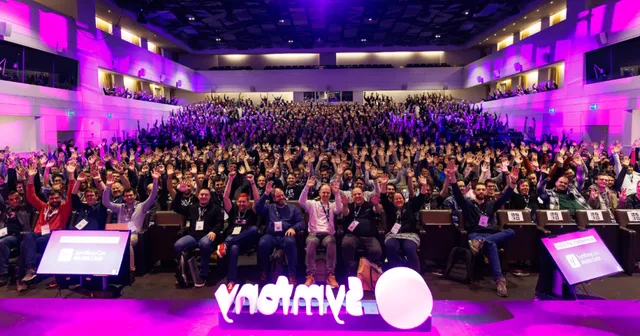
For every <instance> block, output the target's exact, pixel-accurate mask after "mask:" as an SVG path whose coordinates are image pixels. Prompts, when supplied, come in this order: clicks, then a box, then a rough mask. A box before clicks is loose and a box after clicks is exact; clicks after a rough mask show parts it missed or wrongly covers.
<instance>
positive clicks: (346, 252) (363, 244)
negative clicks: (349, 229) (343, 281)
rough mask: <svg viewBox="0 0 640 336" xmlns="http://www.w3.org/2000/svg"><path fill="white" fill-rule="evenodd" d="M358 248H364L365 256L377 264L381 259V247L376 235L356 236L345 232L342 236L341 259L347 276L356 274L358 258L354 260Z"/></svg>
mask: <svg viewBox="0 0 640 336" xmlns="http://www.w3.org/2000/svg"><path fill="white" fill-rule="evenodd" d="M358 248H364V250H365V257H366V258H367V259H369V261H371V262H373V263H376V264H378V263H379V262H380V259H382V247H381V246H380V242H379V241H378V239H377V238H376V237H358V236H354V235H352V234H347V235H345V236H344V238H342V259H343V260H344V263H345V268H346V269H345V271H346V274H347V275H348V276H353V275H356V273H357V272H358V260H356V250H357V249H358Z"/></svg>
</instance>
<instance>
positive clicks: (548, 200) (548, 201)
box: [539, 182, 591, 210]
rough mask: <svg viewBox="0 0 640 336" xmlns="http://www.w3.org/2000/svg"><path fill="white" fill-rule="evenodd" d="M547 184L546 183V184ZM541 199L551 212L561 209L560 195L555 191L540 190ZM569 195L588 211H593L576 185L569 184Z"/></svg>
mask: <svg viewBox="0 0 640 336" xmlns="http://www.w3.org/2000/svg"><path fill="white" fill-rule="evenodd" d="M545 184H546V182H545ZM539 191H541V192H539V197H540V198H541V199H542V201H544V204H545V205H546V206H547V207H548V208H549V209H551V210H559V209H560V198H559V197H558V193H557V192H556V191H555V190H553V189H546V188H541V190H539ZM567 194H570V195H572V196H573V197H574V199H575V200H576V202H578V204H580V205H581V206H582V207H584V208H585V209H586V210H591V207H590V206H589V204H587V201H586V200H585V199H584V197H582V194H580V192H579V191H578V188H577V187H576V186H575V184H573V183H571V184H569V189H568V190H567Z"/></svg>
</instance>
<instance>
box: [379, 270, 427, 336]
mask: <svg viewBox="0 0 640 336" xmlns="http://www.w3.org/2000/svg"><path fill="white" fill-rule="evenodd" d="M375 292H376V303H377V305H378V312H379V313H380V316H382V318H383V319H384V320H385V321H386V322H387V323H388V324H389V325H391V326H392V327H395V328H398V329H413V328H416V327H418V326H420V325H422V324H423V323H424V322H425V321H426V320H427V319H428V318H429V316H431V311H432V309H433V296H432V295H431V291H430V290H429V286H427V284H426V283H425V282H424V279H423V278H422V276H421V275H420V274H418V273H417V272H416V271H414V270H412V269H410V268H406V267H396V268H392V269H390V270H388V271H386V272H384V273H383V274H382V275H381V276H380V279H378V282H377V283H376V289H375Z"/></svg>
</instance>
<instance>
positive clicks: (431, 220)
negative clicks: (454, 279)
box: [420, 210, 459, 263]
mask: <svg viewBox="0 0 640 336" xmlns="http://www.w3.org/2000/svg"><path fill="white" fill-rule="evenodd" d="M420 224H421V225H422V228H423V229H424V231H425V235H424V237H420V239H421V240H420V261H421V262H424V261H426V260H431V261H435V262H439V263H440V262H445V263H446V261H447V259H448V258H449V253H451V250H452V249H453V248H454V247H456V246H458V234H459V233H458V232H459V231H458V229H457V228H456V227H455V225H453V224H452V223H451V210H421V211H420Z"/></svg>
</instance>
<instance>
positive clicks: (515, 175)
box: [508, 166, 520, 187]
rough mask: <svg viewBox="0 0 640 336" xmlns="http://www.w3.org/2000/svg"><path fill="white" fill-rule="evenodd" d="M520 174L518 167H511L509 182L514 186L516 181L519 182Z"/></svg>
mask: <svg viewBox="0 0 640 336" xmlns="http://www.w3.org/2000/svg"><path fill="white" fill-rule="evenodd" d="M519 175H520V170H519V169H518V167H516V166H514V167H513V168H511V174H509V176H508V180H509V184H510V185H511V186H512V187H513V186H515V184H516V182H518V176H519Z"/></svg>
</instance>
